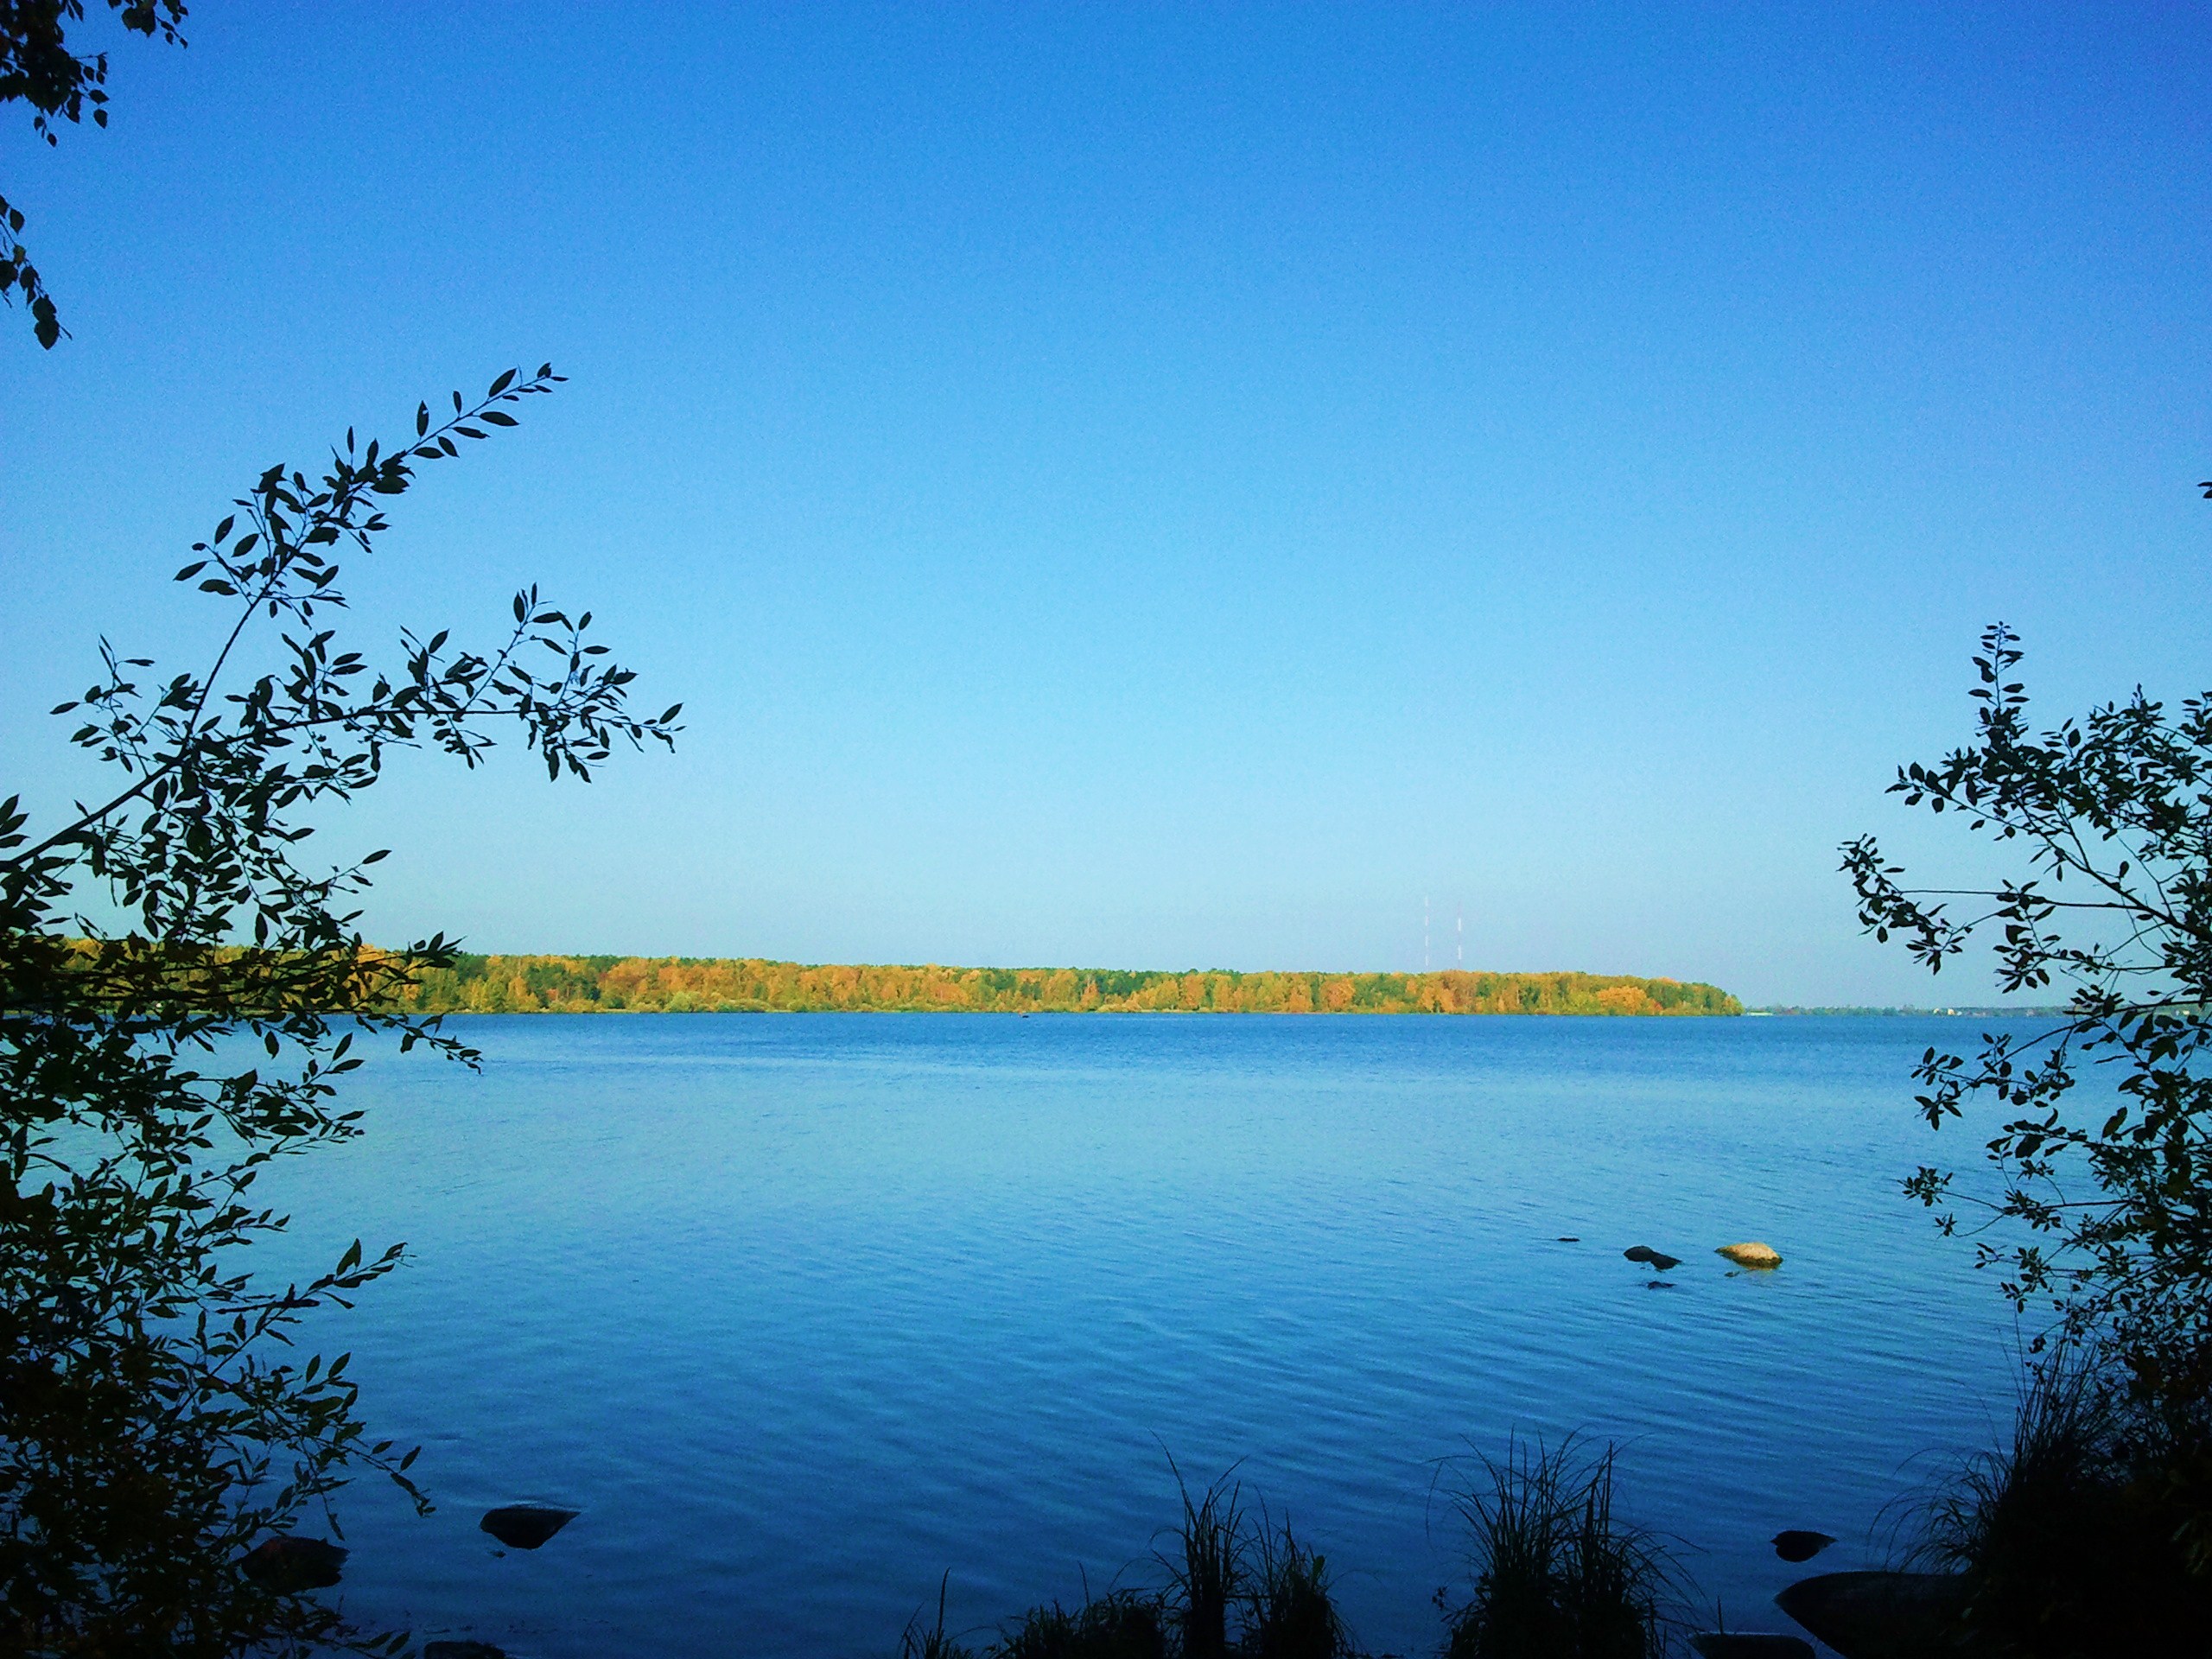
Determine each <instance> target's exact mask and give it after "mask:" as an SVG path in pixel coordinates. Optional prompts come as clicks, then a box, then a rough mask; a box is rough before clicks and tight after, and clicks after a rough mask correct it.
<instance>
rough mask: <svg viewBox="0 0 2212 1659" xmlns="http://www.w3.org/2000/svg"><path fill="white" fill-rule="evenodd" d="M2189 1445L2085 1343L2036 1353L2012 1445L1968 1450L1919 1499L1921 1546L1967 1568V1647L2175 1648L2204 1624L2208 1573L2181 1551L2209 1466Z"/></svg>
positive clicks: (2083, 1651) (1990, 1650) (2010, 1650)
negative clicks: (2196, 1569)
mask: <svg viewBox="0 0 2212 1659" xmlns="http://www.w3.org/2000/svg"><path fill="white" fill-rule="evenodd" d="M2186 1451H2187V1449H2186V1448H2182V1447H2177V1446H2175V1445H2174V1444H2173V1443H2172V1441H2171V1440H2170V1439H2169V1438H2168V1436H2167V1434H2166V1433H2165V1430H2164V1425H2163V1424H2162V1423H2161V1422H2160V1421H2159V1420H2158V1415H2157V1414H2155V1413H2150V1412H2145V1410H2144V1409H2143V1408H2142V1406H2141V1404H2140V1402H2136V1401H2133V1400H2131V1399H2129V1398H2127V1397H2126V1395H2125V1394H2124V1393H2123V1392H2122V1391H2120V1390H2117V1389H2113V1387H2112V1386H2111V1385H2110V1378H2109V1374H2108V1372H2107V1369H2106V1368H2105V1367H2103V1366H2102V1365H2101V1364H2100V1363H2098V1362H2097V1360H2096V1357H2094V1355H2093V1354H2090V1353H2088V1352H2087V1351H2083V1350H2080V1349H2074V1348H2066V1347H2061V1348H2057V1349H2055V1350H2052V1351H2049V1352H2047V1353H2046V1354H2045V1356H2044V1358H2043V1359H2042V1360H2041V1361H2040V1362H2039V1363H2037V1364H2036V1365H2034V1366H2033V1367H2032V1368H2031V1370H2029V1371H2028V1373H2027V1378H2026V1386H2025V1388H2024V1392H2023V1395H2022V1398H2021V1401H2020V1408H2019V1413H2018V1417H2017V1419H2016V1420H2015V1423H2014V1427H2013V1431H2012V1441H2011V1443H2010V1444H2009V1445H2008V1446H2005V1447H2003V1448H2002V1449H2001V1450H1999V1451H1996V1452H1989V1453H1986V1454H1984V1455H1982V1456H1980V1457H1977V1458H1974V1459H1971V1460H1969V1461H1968V1462H1967V1464H1966V1465H1964V1466H1963V1467H1962V1468H1961V1469H1960V1470H1959V1471H1958V1472H1957V1474H1956V1476H1955V1478H1954V1479H1953V1480H1952V1481H1951V1482H1950V1483H1949V1484H1948V1485H1947V1487H1946V1488H1945V1489H1944V1490H1942V1491H1941V1492H1940V1493H1939V1494H1938V1495H1937V1496H1936V1498H1935V1499H1934V1500H1933V1502H1932V1503H1929V1506H1928V1511H1927V1517H1926V1518H1927V1523H1928V1524H1927V1529H1926V1539H1925V1541H1924V1543H1923V1546H1922V1551H1921V1553H1922V1554H1923V1555H1924V1556H1926V1557H1928V1558H1929V1564H1930V1565H1933V1566H1936V1567H1942V1568H1943V1569H1946V1570H1948V1571H1953V1572H1957V1573H1962V1574H1964V1578H1965V1583H1966V1586H1967V1600H1966V1605H1965V1609H1964V1612H1963V1623H1964V1625H1965V1627H1966V1628H1965V1630H1963V1631H1962V1632H1961V1635H1962V1637H1964V1638H1965V1643H1964V1645H1967V1646H1969V1647H1970V1649H1971V1650H1972V1651H1974V1652H1975V1653H1980V1654H1988V1655H2006V1654H2021V1655H2050V1656H2060V1655H2065V1656H2075V1655H2078V1656H2082V1659H2089V1656H2094V1655H2100V1654H2106V1653H2180V1652H2185V1651H2187V1650H2188V1649H2189V1646H2190V1642H2191V1640H2192V1639H2197V1638H2201V1637H2202V1634H2203V1632H2204V1631H2206V1630H2212V1579H2208V1578H2206V1577H2205V1576H2203V1575H2201V1574H2193V1573H2191V1572H2190V1561H2189V1559H2188V1544H2189V1540H2190V1520H2191V1516H2192V1514H2193V1513H2194V1512H2196V1510H2198V1509H2199V1508H2200V1507H2201V1503H2202V1491H2203V1490H2204V1487H2205V1485H2206V1484H2207V1478H2208V1476H2209V1475H2212V1471H2209V1470H2207V1469H2206V1468H2204V1467H2203V1466H2202V1461H2201V1458H2202V1452H2201V1449H2200V1450H2199V1451H2198V1452H2197V1458H2198V1459H2199V1460H2198V1461H2197V1463H2196V1466H2194V1467H2193V1468H2192V1467H2191V1466H2190V1460H2189V1459H2188V1457H2187V1455H2186ZM2177 1452H2181V1453H2183V1455H2181V1456H2177ZM2177 1476H2179V1477H2183V1478H2185V1479H2186V1480H2187V1481H2188V1482H2189V1484H2188V1485H2187V1486H2184V1485H2183V1484H2179V1483H2177Z"/></svg>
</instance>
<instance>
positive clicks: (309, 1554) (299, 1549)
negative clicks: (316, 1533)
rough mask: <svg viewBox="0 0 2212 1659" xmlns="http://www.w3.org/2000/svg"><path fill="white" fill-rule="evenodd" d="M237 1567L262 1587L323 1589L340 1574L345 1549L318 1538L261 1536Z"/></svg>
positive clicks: (270, 1588)
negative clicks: (260, 1539)
mask: <svg viewBox="0 0 2212 1659" xmlns="http://www.w3.org/2000/svg"><path fill="white" fill-rule="evenodd" d="M238 1570H239V1571H240V1572H242V1573H245V1575H246V1577H248V1578H249V1579H251V1580H253V1581H254V1582H255V1583H256V1584H257V1585H259V1586H262V1587H263V1588H264V1589H265V1590H275V1591H278V1592H290V1591H294V1590H327V1589H329V1588H330V1586H332V1585H334V1584H335V1583H337V1582H338V1580H340V1578H341V1577H342V1576H344V1573H345V1571H346V1552H345V1551H344V1550H343V1549H340V1548H339V1547H338V1546H337V1545H336V1544H329V1543H325V1542H324V1541H322V1540H321V1539H320V1538H289V1537H286V1538H264V1539H263V1540H262V1541H261V1542H259V1543H257V1544H256V1545H255V1546H254V1547H253V1548H251V1549H250V1550H248V1551H247V1552H246V1554H245V1560H242V1561H240V1562H239V1563H238Z"/></svg>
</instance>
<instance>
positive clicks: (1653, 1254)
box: [1621, 1244, 1682, 1273]
mask: <svg viewBox="0 0 2212 1659" xmlns="http://www.w3.org/2000/svg"><path fill="white" fill-rule="evenodd" d="M1621 1254H1622V1255H1624V1256H1626V1257H1627V1258H1628V1259H1629V1260H1630V1261H1631V1262H1643V1264H1644V1266H1646V1267H1648V1268H1657V1269H1658V1270H1659V1271H1660V1272H1661V1273H1665V1272H1666V1271H1667V1270H1668V1269H1669V1268H1679V1267H1681V1265H1682V1258H1681V1256H1679V1255H1668V1254H1667V1253H1666V1252H1665V1251H1664V1250H1655V1249H1652V1248H1651V1247H1650V1246H1649V1244H1631V1245H1630V1246H1629V1247H1628V1249H1624V1250H1623V1251H1622V1252H1621Z"/></svg>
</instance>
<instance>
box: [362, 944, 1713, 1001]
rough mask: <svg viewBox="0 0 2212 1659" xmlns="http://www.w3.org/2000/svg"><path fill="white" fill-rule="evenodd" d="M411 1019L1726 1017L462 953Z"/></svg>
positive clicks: (1267, 990) (1453, 977)
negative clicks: (859, 1014)
mask: <svg viewBox="0 0 2212 1659" xmlns="http://www.w3.org/2000/svg"><path fill="white" fill-rule="evenodd" d="M405 1007H407V1008H408V1009H409V1011H410V1012H414V1013H420V1014H594V1013H616V1012H628V1013H638V1014H742V1013H813V1012H826V1011H830V1010H848V1011H863V1010H865V1011H883V1012H894V1011H910V1012H911V1011H920V1012H941V1013H954V1014H959V1013H970V1014H1016V1013H1019V1014H1047V1013H1050V1014H1084V1013H1094V1012H1096V1013H1115V1014H1135V1013H1175V1012H1179V1013H1192V1014H1202V1013H1216V1014H1741V1013H1742V1012H1743V1011H1744V1007H1743V1004H1742V1003H1740V1002H1738V1001H1737V1000H1736V999H1735V998H1734V997H1732V996H1731V995H1729V994H1728V993H1727V992H1726V991H1724V990H1721V989H1720V988H1718V987H1717V986H1713V985H1703V984H1695V983H1687V982H1682V981H1680V980H1673V979H1640V978H1637V977H1634V976H1630V975H1625V974H1575V973H1550V974H1503V973H1466V972H1459V971H1449V972H1443V973H1428V974H1318V973H1257V974H1240V973H1230V972H1227V971H1224V970H1220V969H1212V970H1206V971H1199V970H1195V969H1194V970H1192V971H1189V972H1185V973H1167V972H1156V973H1155V972H1141V971H1130V970H1125V969H1103V968H941V967H937V966H934V965H931V966H925V967H875V966H855V965H845V966H838V965H809V964H807V963H796V962H766V961H761V960H758V959H755V958H752V957H703V958H702V957H489V956H461V957H456V958H455V959H454V965H453V966H452V967H450V968H437V969H428V970H426V971H424V972H423V973H422V975H421V978H420V982H418V983H417V984H416V986H415V987H414V988H412V989H411V990H410V991H409V992H407V993H406V994H405Z"/></svg>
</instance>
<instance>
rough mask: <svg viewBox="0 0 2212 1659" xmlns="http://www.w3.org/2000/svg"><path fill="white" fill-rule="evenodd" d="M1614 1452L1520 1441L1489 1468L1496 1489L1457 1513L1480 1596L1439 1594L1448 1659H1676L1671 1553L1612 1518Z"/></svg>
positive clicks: (1477, 1492)
mask: <svg viewBox="0 0 2212 1659" xmlns="http://www.w3.org/2000/svg"><path fill="white" fill-rule="evenodd" d="M1613 1459H1614V1450H1613V1448H1612V1447H1611V1446H1607V1447H1606V1448H1605V1450H1604V1451H1603V1452H1599V1453H1597V1454H1595V1455H1594V1456H1586V1455H1584V1453H1583V1452H1582V1451H1581V1449H1580V1446H1579V1445H1578V1444H1577V1443H1576V1441H1575V1440H1574V1439H1573V1437H1572V1436H1569V1437H1568V1438H1567V1440H1563V1441H1561V1442H1560V1444H1559V1445H1558V1446H1545V1445H1544V1444H1543V1443H1542V1442H1541V1441H1539V1442H1538V1443H1537V1444H1536V1445H1535V1446H1527V1445H1524V1444H1522V1443H1520V1442H1518V1441H1516V1442H1515V1443H1514V1444H1513V1445H1512V1446H1510V1447H1508V1448H1507V1451H1506V1454H1505V1458H1504V1460H1503V1462H1493V1461H1491V1459H1489V1458H1487V1457H1485V1458H1484V1459H1482V1460H1481V1461H1482V1466H1483V1471H1484V1476H1485V1478H1486V1487H1487V1489H1486V1490H1485V1489H1484V1488H1482V1487H1478V1488H1476V1489H1474V1490H1472V1491H1466V1492H1463V1493H1460V1494H1459V1495H1458V1496H1457V1497H1455V1498H1454V1499H1453V1508H1454V1509H1455V1510H1458V1512H1459V1516H1460V1518H1461V1519H1462V1520H1463V1521H1464V1522H1465V1523H1466V1526H1467V1529H1468V1531H1469V1534H1470V1535H1471V1538H1472V1540H1473V1547H1474V1548H1473V1566H1474V1569H1475V1587H1474V1593H1473V1595H1472V1596H1471V1597H1470V1598H1469V1599H1468V1600H1467V1601H1466V1602H1465V1604H1464V1605H1460V1606H1458V1607H1453V1606H1452V1605H1449V1603H1448V1601H1446V1598H1445V1592H1442V1591H1439V1592H1437V1595H1438V1603H1439V1605H1440V1606H1441V1607H1442V1608H1443V1610H1444V1612H1445V1618H1446V1625H1447V1628H1448V1630H1449V1638H1448V1641H1447V1643H1446V1649H1445V1650H1446V1654H1447V1656H1448V1659H1647V1656H1650V1655H1656V1654H1659V1653H1663V1652H1664V1651H1666V1649H1667V1645H1668V1643H1667V1629H1666V1624H1665V1622H1664V1620H1663V1619H1662V1616H1661V1607H1660V1604H1661V1600H1662V1598H1663V1597H1664V1596H1665V1595H1666V1594H1667V1593H1668V1592H1669V1588H1670V1586H1671V1585H1672V1583H1673V1569H1672V1567H1671V1565H1670V1563H1669V1560H1668V1557H1667V1554H1666V1552H1665V1551H1664V1549H1662V1548H1661V1546H1660V1545H1659V1543H1658V1542H1657V1541H1656V1540H1655V1539H1653V1538H1652V1537H1651V1536H1650V1535H1649V1534H1648V1533H1645V1532H1643V1531H1642V1530H1640V1529H1637V1528H1634V1527H1630V1526H1627V1525H1624V1524H1623V1523H1622V1522H1619V1521H1618V1520H1617V1519H1616V1518H1615V1517H1614V1515H1613Z"/></svg>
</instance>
